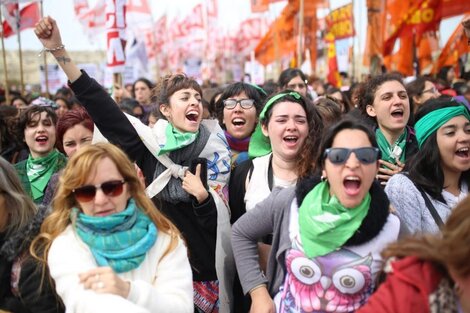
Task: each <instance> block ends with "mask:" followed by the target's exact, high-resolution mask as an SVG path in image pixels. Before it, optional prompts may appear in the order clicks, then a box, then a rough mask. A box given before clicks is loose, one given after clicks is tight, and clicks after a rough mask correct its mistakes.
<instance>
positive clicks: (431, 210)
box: [404, 173, 444, 229]
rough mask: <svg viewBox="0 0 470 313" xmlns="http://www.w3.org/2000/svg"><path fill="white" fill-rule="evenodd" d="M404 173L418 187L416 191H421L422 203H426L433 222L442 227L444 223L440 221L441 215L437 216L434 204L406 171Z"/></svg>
mask: <svg viewBox="0 0 470 313" xmlns="http://www.w3.org/2000/svg"><path fill="white" fill-rule="evenodd" d="M404 175H405V176H406V177H408V179H409V180H410V181H411V182H412V183H413V184H414V185H415V187H416V188H417V189H418V191H419V192H420V193H421V196H422V197H423V199H424V203H425V204H426V207H427V208H428V210H429V213H431V216H432V218H433V219H434V222H435V223H436V224H437V226H438V227H439V229H441V228H442V226H443V225H444V222H442V219H441V217H440V216H439V213H437V210H436V208H435V207H434V205H433V204H432V202H431V200H430V199H429V197H428V195H427V194H426V193H425V192H424V190H423V189H422V188H421V187H420V186H418V185H416V184H415V183H414V181H413V180H412V179H411V178H410V176H409V175H408V173H404Z"/></svg>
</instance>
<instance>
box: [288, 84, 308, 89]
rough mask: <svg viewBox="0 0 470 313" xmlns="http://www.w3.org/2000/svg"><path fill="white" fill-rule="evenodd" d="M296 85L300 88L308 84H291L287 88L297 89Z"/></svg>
mask: <svg viewBox="0 0 470 313" xmlns="http://www.w3.org/2000/svg"><path fill="white" fill-rule="evenodd" d="M296 87H297V88H298V89H304V88H307V85H305V84H289V85H287V89H292V90H295V88H296Z"/></svg>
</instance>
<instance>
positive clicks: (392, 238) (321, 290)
mask: <svg viewBox="0 0 470 313" xmlns="http://www.w3.org/2000/svg"><path fill="white" fill-rule="evenodd" d="M464 27H465V31H466V32H467V36H469V38H470V19H468V20H467V21H465V22H464ZM35 34H36V36H37V37H38V39H39V40H40V42H41V43H42V44H43V46H44V48H45V51H48V52H50V53H51V54H52V55H53V56H54V58H55V60H56V61H57V63H58V65H59V66H60V68H61V69H62V71H63V72H64V73H65V75H66V76H67V78H68V80H69V83H68V86H65V87H64V88H62V89H60V90H59V92H58V93H57V94H56V95H55V97H53V99H48V98H46V97H39V98H37V99H34V100H28V99H26V98H23V97H20V96H19V97H15V98H14V99H12V101H11V103H5V104H3V105H1V106H0V139H1V140H0V151H1V158H0V168H1V170H0V312H15V313H23V312H25V313H27V312H40V313H59V312H76V313H79V312H84V313H85V312H195V313H201V312H202V313H217V312H222V313H225V312H237V313H238V312H251V313H274V312H298V313H303V312H413V313H419V312H423V313H424V312H426V313H427V312H467V313H470V266H469V264H470V263H469V262H468V259H469V258H470V197H469V196H468V188H469V185H470V80H465V78H464V77H462V78H460V77H456V75H455V73H454V72H453V69H452V67H448V68H443V69H442V70H441V72H440V73H439V74H438V75H437V76H436V77H432V76H418V77H407V78H404V77H402V76H401V75H400V74H399V73H384V74H382V75H377V76H374V77H370V78H368V79H367V80H366V81H364V82H358V83H353V84H351V86H344V87H343V88H336V87H334V86H329V85H328V84H323V83H322V82H321V81H320V80H319V79H318V78H316V77H308V76H306V75H305V74H304V73H303V72H302V71H301V70H299V69H295V68H289V69H286V70H284V71H283V72H282V73H281V75H280V76H279V80H278V82H273V81H271V82H267V83H266V84H264V85H263V86H258V85H255V84H252V83H250V82H233V83H231V84H228V85H221V86H217V87H214V86H211V87H210V88H203V86H201V85H200V84H199V83H198V82H197V81H196V80H194V79H192V78H190V77H187V76H186V75H185V74H182V73H179V74H170V75H167V76H164V77H162V78H160V79H159V80H158V81H157V82H155V83H154V82H152V81H150V80H148V79H146V78H141V79H138V80H136V81H135V82H134V84H133V85H132V86H130V87H131V88H130V90H127V89H126V88H124V87H121V86H118V85H116V86H114V88H113V93H112V94H110V93H108V92H107V91H106V90H105V89H104V88H103V87H102V86H101V85H100V84H98V83H97V82H96V81H95V80H94V79H93V78H92V77H90V76H89V75H88V74H87V73H86V72H85V71H82V70H81V69H79V68H78V67H77V66H76V64H75V63H74V61H73V59H72V58H71V56H70V55H69V54H68V52H67V50H66V49H65V47H64V45H63V41H62V38H61V34H60V30H59V26H58V25H57V24H56V22H55V20H54V19H53V18H51V17H46V18H43V19H42V20H41V21H40V22H39V23H38V24H37V25H36V27H35Z"/></svg>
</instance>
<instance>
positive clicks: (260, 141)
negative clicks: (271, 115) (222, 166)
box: [248, 91, 301, 159]
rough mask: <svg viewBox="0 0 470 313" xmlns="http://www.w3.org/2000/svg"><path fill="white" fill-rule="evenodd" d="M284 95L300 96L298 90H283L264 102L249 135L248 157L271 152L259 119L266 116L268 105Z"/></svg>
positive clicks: (270, 105)
mask: <svg viewBox="0 0 470 313" xmlns="http://www.w3.org/2000/svg"><path fill="white" fill-rule="evenodd" d="M285 96H292V97H294V98H295V99H300V98H301V96H300V94H299V93H298V92H295V91H291V92H284V93H280V94H278V95H275V96H274V97H272V98H271V99H269V101H268V102H267V103H266V105H265V106H264V108H263V110H262V111H261V113H260V115H259V118H258V120H259V122H258V125H256V128H255V131H254V132H253V135H251V140H250V146H249V148H248V155H249V156H250V158H252V159H253V158H256V157H260V156H263V155H267V154H269V153H271V152H272V149H271V143H270V141H269V138H268V137H266V136H265V135H264V134H263V131H262V130H261V121H263V120H264V119H265V118H266V116H265V115H266V112H267V111H268V110H269V108H270V107H272V105H273V104H274V103H275V102H276V101H277V100H279V99H281V98H283V97H285Z"/></svg>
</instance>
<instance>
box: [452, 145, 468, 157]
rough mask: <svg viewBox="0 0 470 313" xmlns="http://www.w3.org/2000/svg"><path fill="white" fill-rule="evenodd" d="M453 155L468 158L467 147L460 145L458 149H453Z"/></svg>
mask: <svg viewBox="0 0 470 313" xmlns="http://www.w3.org/2000/svg"><path fill="white" fill-rule="evenodd" d="M455 155H456V156H457V157H459V158H463V159H468V158H469V148H468V147H462V148H460V149H457V151H455Z"/></svg>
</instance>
